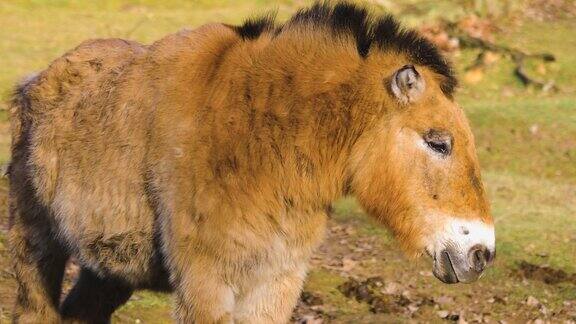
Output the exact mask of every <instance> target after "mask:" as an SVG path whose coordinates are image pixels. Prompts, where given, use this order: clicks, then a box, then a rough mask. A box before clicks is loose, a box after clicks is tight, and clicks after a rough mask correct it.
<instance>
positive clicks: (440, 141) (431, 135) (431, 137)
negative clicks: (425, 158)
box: [424, 130, 452, 156]
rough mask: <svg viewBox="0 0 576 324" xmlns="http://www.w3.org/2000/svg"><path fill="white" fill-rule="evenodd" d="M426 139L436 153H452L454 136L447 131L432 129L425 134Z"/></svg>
mask: <svg viewBox="0 0 576 324" xmlns="http://www.w3.org/2000/svg"><path fill="white" fill-rule="evenodd" d="M424 141H425V142H426V144H427V145H428V147H429V148H430V149H432V150H433V151H434V152H436V153H439V154H442V155H444V156H447V155H450V153H452V137H451V136H450V135H448V134H446V133H442V132H439V131H436V130H430V131H428V132H427V133H426V134H425V135H424Z"/></svg>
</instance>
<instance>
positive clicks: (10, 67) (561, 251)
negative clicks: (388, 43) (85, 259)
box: [0, 0, 576, 323]
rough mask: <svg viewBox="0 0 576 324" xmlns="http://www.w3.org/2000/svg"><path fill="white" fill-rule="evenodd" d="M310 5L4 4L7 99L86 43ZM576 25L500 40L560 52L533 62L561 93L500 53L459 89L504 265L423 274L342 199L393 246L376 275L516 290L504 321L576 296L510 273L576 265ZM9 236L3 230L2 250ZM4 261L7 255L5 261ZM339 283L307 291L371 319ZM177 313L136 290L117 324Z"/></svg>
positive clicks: (3, 118) (455, 291)
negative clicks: (524, 76)
mask: <svg viewBox="0 0 576 324" xmlns="http://www.w3.org/2000/svg"><path fill="white" fill-rule="evenodd" d="M308 2H309V1H296V0H295V1H288V0H284V1H277V2H272V1H264V0H242V1H225V0H218V1H208V0H199V1H178V0H167V1H154V0H140V1H128V0H104V1H98V2H96V1H91V2H86V1H79V0H77V1H64V0H53V1H47V0H27V1H24V0H8V1H2V2H0V25H1V27H0V53H2V54H0V60H1V61H0V62H1V63H2V73H0V99H2V102H4V101H5V100H6V99H7V98H8V97H9V92H10V89H11V87H12V85H13V84H14V83H15V82H16V81H17V80H18V79H19V78H21V77H22V76H24V75H26V74H28V73H30V72H33V71H37V70H40V69H42V68H44V67H45V66H46V65H47V64H48V63H49V62H50V61H51V60H52V59H54V58H55V57H57V56H59V55H61V54H62V53H63V52H65V51H66V50H68V49H70V48H73V47H74V46H76V45H77V44H79V43H80V42H81V41H83V40H85V39H87V38H98V37H127V38H131V39H136V40H139V41H142V42H145V43H150V42H152V41H154V40H156V39H158V38H160V37H161V36H163V35H165V34H167V33H170V32H175V31H177V30H179V29H181V28H184V27H194V26H198V25H200V24H202V23H205V22H209V21H223V22H229V23H238V22H239V21H240V20H241V19H242V18H243V17H246V16H251V15H253V14H254V13H255V12H264V11H266V9H268V8H273V9H277V10H278V12H279V16H280V18H283V17H286V16H287V15H288V14H289V13H291V12H293V10H294V9H295V8H296V7H299V6H300V5H302V4H305V3H308ZM378 3H385V4H388V5H389V7H390V8H391V10H392V11H399V10H405V11H406V12H408V14H407V15H406V16H405V17H403V19H405V20H406V21H407V22H408V23H409V24H416V23H419V22H421V21H422V19H425V18H429V17H436V16H438V15H445V16H446V15H447V16H457V15H460V14H462V10H461V9H460V8H457V6H455V2H454V1H441V2H438V4H436V2H435V4H434V5H430V2H427V1H422V0H411V1H408V2H401V1H379V2H378ZM419 4H422V5H419ZM575 29H576V21H574V20H558V21H554V22H529V21H525V22H523V24H521V25H518V26H516V27H514V28H511V29H509V30H506V32H504V33H501V34H499V35H498V37H497V41H498V42H500V43H503V44H513V45H514V47H517V48H521V49H523V50H526V51H533V52H536V51H542V50H545V51H548V52H552V53H553V54H555V55H556V57H557V59H558V60H557V62H555V63H552V64H548V65H546V66H544V69H542V67H539V66H538V64H537V63H533V64H532V65H531V67H532V68H534V71H536V70H539V71H540V72H539V73H540V74H538V75H539V77H540V78H543V79H554V80H555V81H556V82H557V84H558V85H559V87H560V89H561V91H560V92H558V93H550V94H542V93H540V92H538V91H535V90H526V89H524V88H523V86H522V85H520V84H519V82H518V81H517V80H515V79H514V77H513V76H512V73H511V71H512V65H511V63H510V62H507V61H506V60H505V59H501V61H500V62H498V63H497V64H496V65H495V66H494V67H492V68H490V69H489V70H487V71H486V72H485V74H484V78H483V79H482V80H481V81H480V82H478V83H475V84H464V85H463V87H462V89H461V90H460V92H459V94H458V101H459V102H460V104H461V105H462V106H463V107H464V109H465V110H466V112H467V115H468V117H469V118H470V122H471V124H472V127H473V130H474V133H475V136H476V142H477V147H478V154H479V157H480V161H481V165H482V166H483V174H484V182H485V183H486V185H487V188H488V192H489V196H490V198H491V202H492V211H493V214H494V216H495V220H496V226H497V250H498V261H497V264H496V267H495V269H494V270H493V271H490V272H489V273H488V274H487V275H486V278H484V280H482V281H481V282H479V283H478V284H475V285H470V286H458V287H454V286H445V285H442V284H440V283H437V282H436V281H434V279H431V278H429V277H425V276H424V277H423V276H418V272H419V271H421V270H423V269H428V265H427V263H425V262H424V261H416V262H415V263H414V264H411V263H410V261H408V260H403V259H401V258H399V257H398V256H397V255H398V253H397V249H396V248H395V247H394V245H393V239H392V238H391V237H390V236H389V235H388V233H387V231H386V230H385V229H382V228H381V227H379V226H378V225H377V224H376V223H375V222H374V221H372V220H370V219H368V218H367V216H366V215H364V213H363V212H362V210H361V209H360V208H359V207H358V206H357V204H356V203H355V201H354V200H353V199H351V198H347V199H344V200H342V201H340V202H338V203H337V204H336V205H335V211H336V216H335V221H336V222H338V223H342V224H352V225H353V226H354V227H355V228H357V231H356V234H355V235H356V236H358V237H376V238H378V240H379V242H380V243H381V244H382V246H386V247H390V249H391V250H393V251H396V252H394V253H395V254H391V255H390V256H389V258H388V259H387V261H386V262H384V261H382V262H379V263H376V264H375V265H374V266H373V268H374V270H373V271H374V272H375V273H382V274H383V275H384V276H385V278H387V279H388V278H390V280H394V278H395V277H397V276H398V274H399V273H402V272H407V273H409V274H411V275H412V276H413V277H414V278H413V279H410V280H413V282H414V285H415V288H413V289H414V290H417V291H421V292H423V293H426V294H430V295H434V296H437V295H442V294H446V295H452V296H457V297H458V298H461V299H462V300H463V301H462V302H463V303H473V302H474V299H476V298H480V304H481V305H484V304H482V303H485V299H486V298H488V297H487V296H492V295H495V294H501V295H505V296H509V298H510V301H509V303H508V305H488V304H486V305H487V306H486V309H491V311H492V312H497V313H498V314H499V315H498V316H496V317H497V318H503V319H504V318H506V317H507V316H512V315H511V314H513V313H519V314H520V315H522V314H521V313H522V312H521V311H519V309H521V307H522V306H521V305H522V302H523V301H524V300H525V298H526V296H529V295H532V296H535V297H536V298H538V299H540V300H545V301H546V302H547V304H548V305H549V307H551V308H552V307H556V308H557V307H561V305H562V303H563V302H564V301H570V300H572V301H574V300H576V289H574V286H573V285H571V284H560V285H557V286H550V285H546V284H544V283H542V282H538V281H529V282H523V281H521V280H519V279H516V278H514V276H513V273H514V271H515V268H516V266H517V264H518V262H520V261H529V262H533V263H537V264H548V265H550V266H551V267H554V268H558V269H562V270H565V271H567V272H571V273H574V272H576V107H575V105H576V100H575V93H576V56H575V55H574V52H575V51H576V38H574V37H569V36H568V35H572V34H573V30H575ZM475 55H476V53H474V52H471V51H467V52H464V53H462V55H461V56H460V57H459V58H457V59H456V63H457V67H458V70H459V72H460V74H461V75H463V74H464V73H465V72H464V67H465V66H467V65H468V64H469V63H470V62H471V61H472V60H473V59H474V57H475ZM0 108H2V109H0V163H5V162H6V161H8V160H9V131H8V126H7V113H6V111H5V108H6V105H5V104H4V103H1V104H0ZM4 241H5V238H4V237H3V234H1V232H0V245H3V244H4ZM0 247H1V246H0ZM390 253H392V252H390ZM2 256H3V254H0V258H2ZM0 261H2V260H0ZM3 262H4V263H5V262H6V260H3ZM371 271H372V270H371ZM343 280H345V279H344V278H343V277H342V276H340V275H337V274H334V273H333V272H330V271H327V270H324V269H314V270H313V271H312V272H311V273H310V276H309V280H308V282H307V284H306V289H308V290H311V291H315V292H318V293H319V294H321V295H322V296H323V298H324V299H325V301H326V302H327V303H330V304H332V305H335V306H336V307H338V308H339V309H340V310H339V314H341V315H342V316H344V317H343V318H348V317H346V316H352V315H354V314H356V315H358V316H360V314H363V315H362V316H368V317H366V318H372V317H369V314H368V315H367V307H365V305H360V304H358V303H356V302H351V301H349V300H347V299H345V298H344V297H343V296H342V295H341V294H340V293H339V292H338V291H337V290H336V288H335V287H336V286H337V285H339V284H340V283H342V282H343ZM480 290H482V291H483V292H484V295H483V297H477V296H478V294H477V292H478V291H480ZM1 296H2V295H1V292H0V297H1ZM467 296H472V297H467ZM482 298H484V299H482ZM8 302H11V301H7V300H6V299H5V298H4V299H2V298H0V313H1V312H2V310H3V309H4V310H6V309H7V308H9V306H7V305H6V303H8ZM482 307H484V306H482ZM490 307H491V308H490ZM170 311H171V306H170V300H169V298H168V297H167V296H166V295H163V294H155V293H150V292H138V293H137V294H136V296H135V297H134V298H133V299H132V300H131V301H130V302H129V303H128V304H127V305H125V306H124V307H123V309H122V311H121V312H119V313H118V314H116V315H115V319H116V321H119V322H133V321H134V320H135V319H142V320H145V322H146V323H163V322H166V321H167V319H168V318H169V314H170ZM372 319H373V320H374V318H372ZM1 321H2V318H1V316H0V322H1ZM396 321H398V320H396Z"/></svg>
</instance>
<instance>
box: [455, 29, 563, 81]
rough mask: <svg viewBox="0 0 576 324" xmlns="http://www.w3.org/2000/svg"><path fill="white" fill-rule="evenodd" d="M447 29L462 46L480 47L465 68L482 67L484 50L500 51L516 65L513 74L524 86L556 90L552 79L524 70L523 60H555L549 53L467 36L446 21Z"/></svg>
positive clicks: (483, 65)
mask: <svg viewBox="0 0 576 324" xmlns="http://www.w3.org/2000/svg"><path fill="white" fill-rule="evenodd" d="M447 30H448V32H449V34H450V35H451V36H452V37H455V38H457V39H458V41H459V44H460V46H461V47H462V48H473V49H480V50H481V52H480V54H478V56H477V58H476V60H475V62H474V63H473V64H472V65H471V66H469V67H468V68H466V70H471V69H475V68H484V67H485V61H484V56H485V55H486V52H488V51H489V52H494V53H500V54H503V55H504V56H508V57H509V58H510V59H511V60H512V61H513V62H514V64H515V65H516V67H515V68H514V75H515V76H516V77H517V78H518V79H519V80H520V82H522V84H523V85H524V86H535V87H537V88H539V89H541V90H543V91H551V90H552V91H557V90H558V87H557V86H556V85H555V84H554V81H547V82H545V81H542V80H538V79H537V78H535V77H533V76H530V75H529V74H528V73H527V72H526V68H525V62H526V60H528V59H535V60H541V61H543V62H545V63H548V62H554V61H556V57H555V56H554V55H553V54H550V53H546V52H544V53H527V52H524V51H522V50H519V49H516V48H512V47H508V46H504V45H500V44H495V43H492V42H489V41H486V40H484V39H480V38H476V37H472V36H469V35H467V34H465V33H463V32H461V31H460V30H459V29H458V27H457V26H456V24H454V23H448V24H447Z"/></svg>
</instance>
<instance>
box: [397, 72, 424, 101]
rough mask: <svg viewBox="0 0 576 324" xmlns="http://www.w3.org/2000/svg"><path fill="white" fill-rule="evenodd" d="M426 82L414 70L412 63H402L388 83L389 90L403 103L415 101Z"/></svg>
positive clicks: (422, 91)
mask: <svg viewBox="0 0 576 324" xmlns="http://www.w3.org/2000/svg"><path fill="white" fill-rule="evenodd" d="M425 88H426V83H425V82H424V78H423V77H422V76H421V75H420V73H418V71H416V68H415V67H414V65H404V66H403V67H401V68H400V69H399V70H398V71H396V72H395V73H394V75H393V76H392V82H391V83H390V90H392V93H393V94H394V96H395V97H396V99H398V101H400V102H401V103H403V104H407V103H412V102H415V101H417V100H418V99H419V98H420V96H421V95H422V93H424V89H425Z"/></svg>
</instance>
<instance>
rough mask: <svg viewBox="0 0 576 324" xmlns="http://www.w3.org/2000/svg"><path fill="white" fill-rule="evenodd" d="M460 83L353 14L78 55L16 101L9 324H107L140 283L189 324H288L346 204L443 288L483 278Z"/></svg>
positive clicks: (416, 43) (91, 48)
mask: <svg viewBox="0 0 576 324" xmlns="http://www.w3.org/2000/svg"><path fill="white" fill-rule="evenodd" d="M455 85H456V80H455V78H454V76H453V74H452V69H451V67H450V66H449V65H448V64H447V63H446V61H445V60H444V59H443V58H442V57H441V55H440V54H439V53H438V51H437V50H436V48H435V47H434V46H433V45H431V44H430V43H429V42H427V41H426V40H424V39H423V38H421V37H420V36H419V35H418V34H416V33H415V32H414V31H409V30H404V29H401V28H400V27H399V25H398V24H397V22H396V21H395V20H393V19H392V18H391V17H390V16H383V17H371V15H369V14H368V13H367V11H366V10H365V9H362V8H359V7H357V6H355V5H352V4H347V3H338V4H333V5H329V4H317V5H314V6H312V7H311V8H309V9H305V10H302V11H299V12H298V13H297V14H296V15H294V16H293V17H292V18H291V19H290V20H289V21H288V22H286V23H285V24H284V25H282V26H276V25H275V24H274V22H273V19H272V18H269V17H266V18H262V19H257V20H249V21H247V22H246V23H245V24H244V25H242V26H239V27H234V26H228V25H222V24H212V25H206V26H203V27H200V28H198V29H196V30H193V31H183V32H180V33H178V34H174V35H170V36H167V37H166V38H164V39H161V40H160V41H158V42H156V43H154V44H152V45H151V46H144V45H140V44H137V43H134V42H129V41H124V40H118V39H109V40H93V41H88V42H85V43H83V44H82V45H80V46H79V47H77V48H76V49H74V50H72V51H70V52H68V53H67V54H66V55H64V56H63V57H61V58H59V59H57V60H56V61H54V62H53V63H52V64H51V65H50V66H49V67H48V68H47V69H46V70H44V71H42V72H41V73H40V74H38V75H37V76H35V77H33V78H31V79H29V80H28V81H26V82H24V83H23V84H21V85H20V86H19V88H18V89H17V92H16V95H15V98H14V101H13V104H12V112H11V113H12V117H11V118H12V132H13V134H12V136H13V146H12V163H11V166H10V169H9V173H10V175H9V176H10V212H11V229H10V247H11V252H12V256H13V258H14V262H15V273H16V277H17V280H18V285H19V288H18V299H17V303H16V308H15V319H16V320H19V321H20V322H41V323H48V322H58V321H61V320H62V319H64V320H70V319H72V320H77V321H87V322H106V321H108V320H109V318H110V315H111V314H112V312H113V311H114V310H115V309H116V308H117V307H118V306H120V305H121V304H123V303H124V302H125V301H126V300H127V299H128V298H129V296H130V295H131V293H132V291H133V290H135V289H146V288H148V289H160V290H162V289H163V290H173V291H174V292H175V302H176V307H175V317H176V319H177V320H178V321H180V322H182V323H191V322H195V323H214V322H218V323H221V322H226V323H228V322H239V323H276V322H283V321H286V320H287V319H288V318H289V316H290V313H291V310H292V308H293V306H294V304H295V302H296V300H297V298H298V296H299V293H300V290H301V287H302V282H303V280H304V278H305V276H306V272H307V264H308V259H309V258H310V256H311V254H312V253H313V251H314V249H315V248H316V247H317V246H318V244H319V243H320V242H321V240H322V237H323V234H324V231H325V225H326V220H327V217H328V215H327V211H328V210H329V206H330V204H331V203H332V202H333V201H335V200H336V199H338V198H339V197H342V196H343V195H346V194H353V195H355V196H356V197H357V199H358V200H359V202H360V203H361V205H362V206H363V207H364V208H365V209H366V211H367V212H368V213H369V214H371V215H372V216H374V217H375V218H377V219H378V220H380V221H381V222H382V223H384V224H385V225H386V226H387V227H388V228H390V229H391V231H392V232H393V233H394V234H395V236H396V237H397V238H398V240H399V242H400V243H401V244H402V245H403V247H404V248H405V250H406V251H407V252H408V253H410V254H419V253H421V252H427V253H428V254H429V255H431V256H432V257H433V259H434V274H435V275H436V276H437V277H438V278H439V279H440V280H442V281H444V282H448V283H455V282H471V281H474V280H476V279H477V278H478V277H479V275H480V274H481V273H482V271H483V270H484V268H485V267H486V266H487V265H488V264H490V263H491V261H492V259H493V257H494V229H493V222H492V219H491V216H490V212H489V206H488V202H487V200H486V196H485V193H484V190H483V188H482V183H481V180H480V170H479V167H478V162H477V158H476V152H475V148H474V140H473V136H472V133H471V131H470V128H469V126H468V123H467V121H466V118H465V116H464V113H463V111H462V109H461V108H460V107H459V106H458V105H457V104H456V103H455V102H454V100H453V98H452V95H453V91H454V87H455ZM70 256H74V257H75V258H76V260H77V261H78V263H79V264H80V266H81V268H82V270H81V274H80V277H79V279H78V282H77V283H76V285H75V287H74V288H73V289H72V291H71V292H70V293H69V295H68V296H67V298H66V299H65V301H64V302H63V304H62V305H60V304H59V296H60V291H61V279H62V273H63V269H64V265H65V263H66V260H67V259H68V258H69V257H70Z"/></svg>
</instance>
